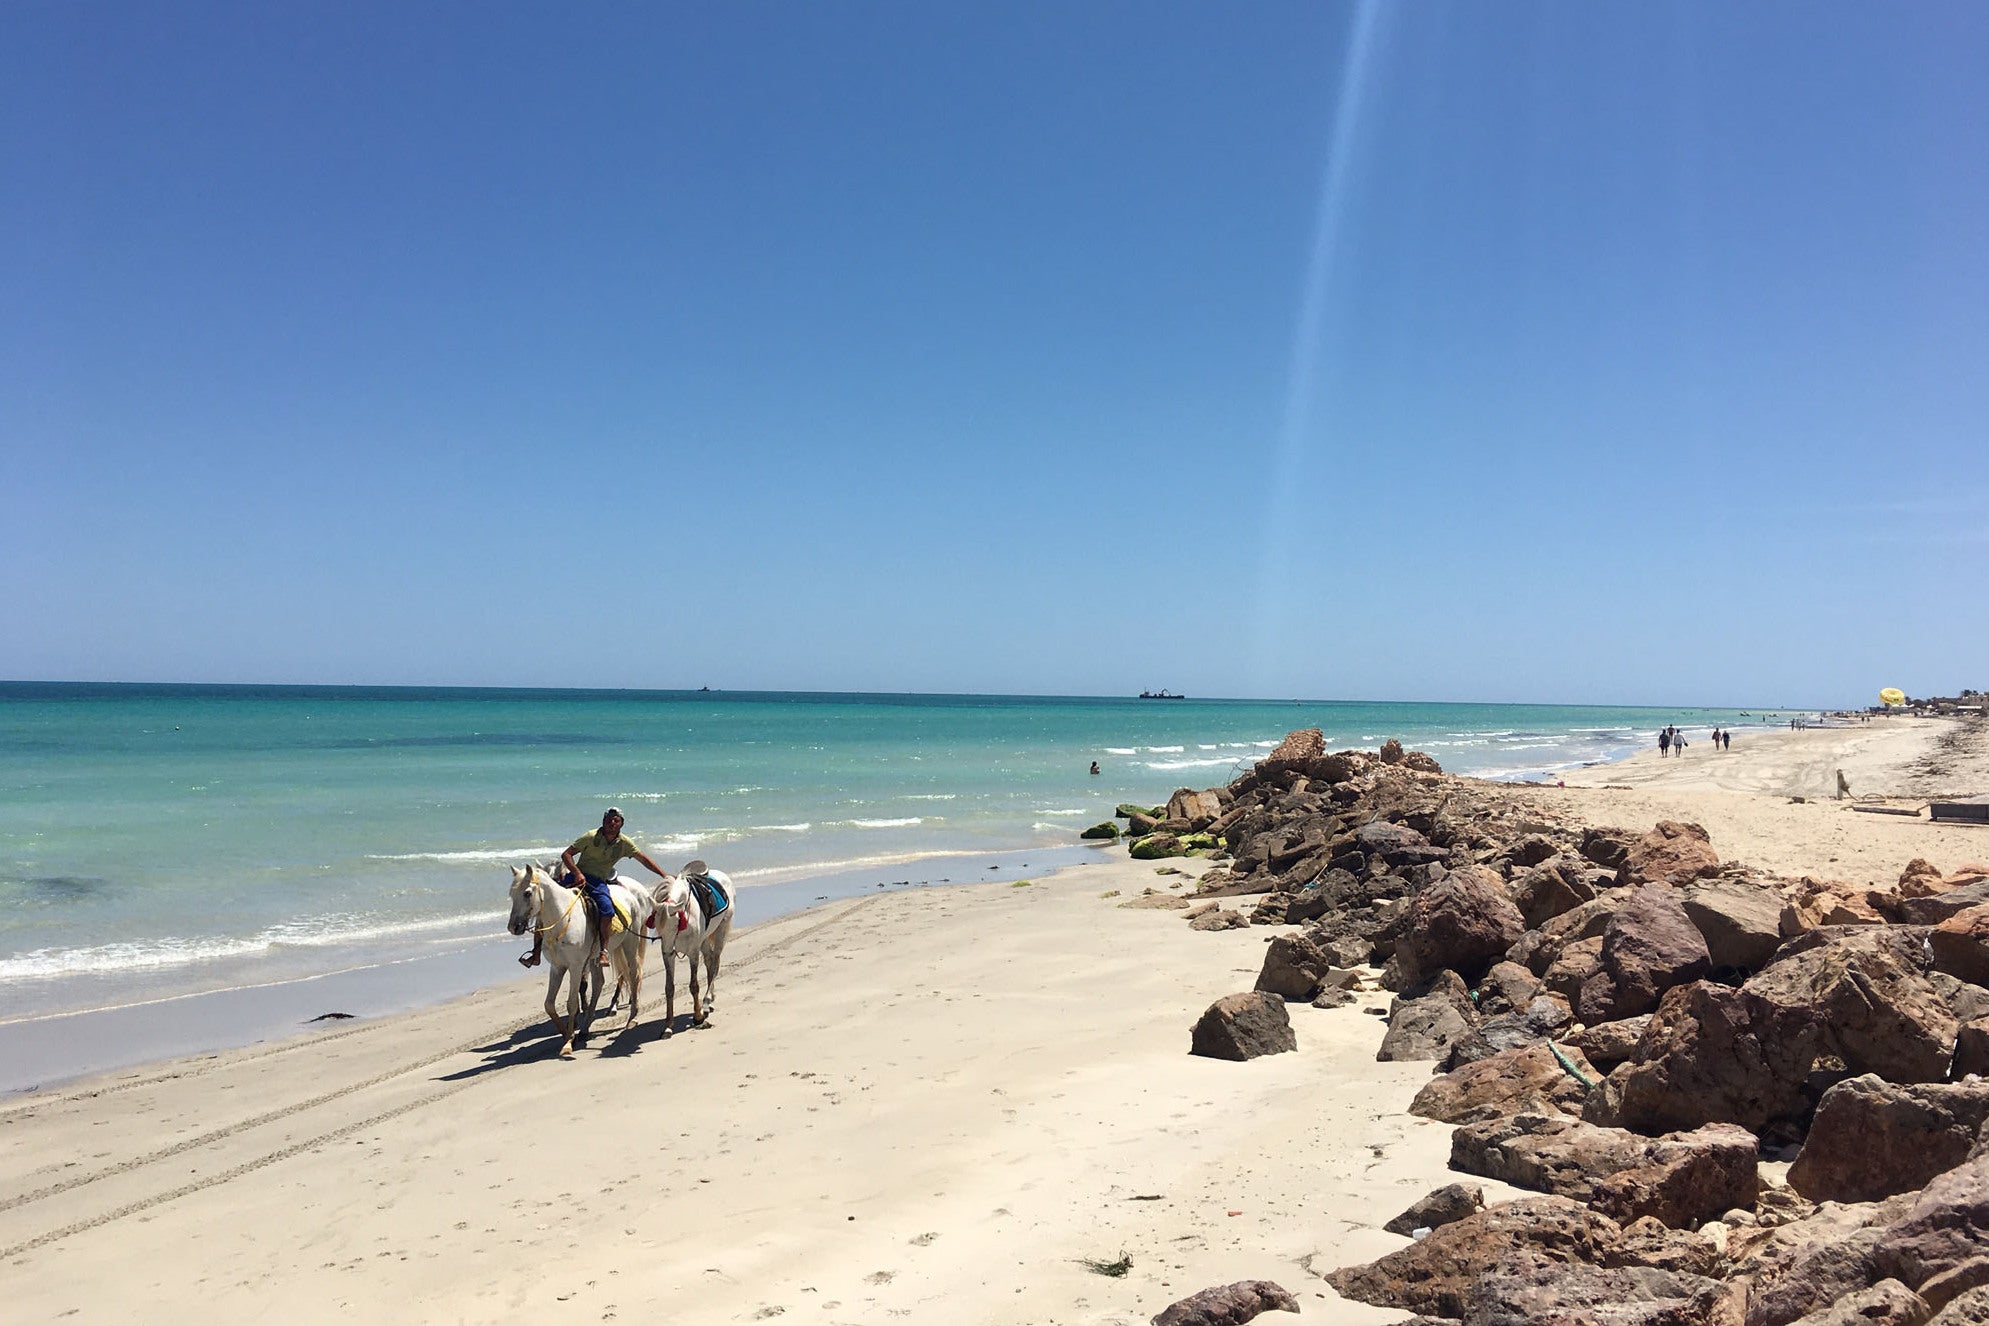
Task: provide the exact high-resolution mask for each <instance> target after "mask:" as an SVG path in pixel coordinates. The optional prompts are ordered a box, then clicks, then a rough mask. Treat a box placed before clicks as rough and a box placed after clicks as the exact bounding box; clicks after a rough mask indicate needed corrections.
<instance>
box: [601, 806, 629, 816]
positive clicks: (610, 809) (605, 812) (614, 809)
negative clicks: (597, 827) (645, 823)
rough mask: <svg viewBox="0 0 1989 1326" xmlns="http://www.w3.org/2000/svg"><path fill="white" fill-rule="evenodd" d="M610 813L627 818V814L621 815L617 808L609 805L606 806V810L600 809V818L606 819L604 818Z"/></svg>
mask: <svg viewBox="0 0 1989 1326" xmlns="http://www.w3.org/2000/svg"><path fill="white" fill-rule="evenodd" d="M610 815H621V817H622V818H623V819H627V818H628V816H626V815H622V813H621V811H619V810H617V809H616V808H615V807H613V806H609V807H608V808H607V809H606V810H604V811H602V812H601V818H602V819H606V818H608V816H610Z"/></svg>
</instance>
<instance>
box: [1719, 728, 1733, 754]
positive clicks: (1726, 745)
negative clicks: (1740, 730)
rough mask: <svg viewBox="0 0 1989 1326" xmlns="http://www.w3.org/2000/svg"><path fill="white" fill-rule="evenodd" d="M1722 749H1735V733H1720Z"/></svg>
mask: <svg viewBox="0 0 1989 1326" xmlns="http://www.w3.org/2000/svg"><path fill="white" fill-rule="evenodd" d="M1720 749H1721V750H1732V749H1733V733H1731V732H1722V733H1720Z"/></svg>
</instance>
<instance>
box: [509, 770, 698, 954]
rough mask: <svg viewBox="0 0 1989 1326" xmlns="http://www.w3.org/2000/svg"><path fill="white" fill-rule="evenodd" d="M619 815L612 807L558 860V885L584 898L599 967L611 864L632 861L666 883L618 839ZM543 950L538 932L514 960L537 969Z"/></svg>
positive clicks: (610, 920) (609, 921)
mask: <svg viewBox="0 0 1989 1326" xmlns="http://www.w3.org/2000/svg"><path fill="white" fill-rule="evenodd" d="M622 822H623V821H622V813H621V812H620V811H619V810H616V809H615V808H614V807H613V806H609V807H608V809H607V810H606V811H605V812H604V813H603V814H602V815H601V827H600V828H598V829H589V830H588V831H587V832H586V833H583V834H581V835H580V836H579V837H578V838H575V839H574V840H573V845H572V846H571V847H569V848H567V849H566V850H565V851H564V852H562V853H560V858H559V859H560V860H561V861H562V862H564V863H565V865H566V871H567V874H566V878H565V879H564V880H562V881H561V882H562V883H563V884H565V885H566V886H567V887H568V888H573V887H578V888H579V889H580V891H581V893H582V894H584V895H585V896H586V898H587V910H588V911H589V912H591V913H592V914H593V916H594V935H595V944H596V946H597V949H598V951H599V953H600V961H601V965H602V966H603V967H605V966H607V965H608V947H607V945H608V932H609V931H610V930H611V929H612V928H613V926H614V923H615V903H614V899H613V898H612V897H611V896H610V895H609V893H608V885H609V883H610V882H611V881H613V879H614V877H615V863H616V862H617V861H626V860H628V859H629V858H631V857H633V858H634V859H635V860H637V861H640V862H641V863H642V864H643V865H645V866H647V867H648V868H649V873H650V874H652V875H655V876H656V877H657V878H658V879H668V878H669V876H668V875H667V874H665V873H664V870H663V868H662V867H661V866H659V865H657V864H656V863H655V862H654V861H651V860H650V859H649V858H648V857H647V856H644V855H643V853H642V849H641V848H639V847H637V846H636V845H635V844H634V843H632V842H630V841H629V840H628V839H627V838H624V837H623V836H622ZM543 946H544V936H543V935H541V934H539V933H538V932H536V931H535V932H534V933H533V935H532V951H531V953H530V954H529V955H527V956H525V957H522V958H520V959H518V961H519V963H520V964H522V965H523V966H527V967H536V966H538V965H539V950H540V949H541V948H542V947H543Z"/></svg>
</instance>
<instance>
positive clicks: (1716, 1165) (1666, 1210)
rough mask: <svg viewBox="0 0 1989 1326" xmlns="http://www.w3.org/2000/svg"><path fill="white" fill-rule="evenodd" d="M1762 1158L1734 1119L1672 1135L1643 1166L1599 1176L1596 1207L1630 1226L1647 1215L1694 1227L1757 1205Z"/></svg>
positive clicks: (1650, 1153)
mask: <svg viewBox="0 0 1989 1326" xmlns="http://www.w3.org/2000/svg"><path fill="white" fill-rule="evenodd" d="M1760 1160H1761V1157H1760V1147H1759V1144H1758V1143H1757V1142H1756V1140H1755V1137H1754V1134H1753V1133H1750V1132H1748V1131H1747V1130H1746V1129H1745V1128H1739V1127H1736V1126H1735V1125H1733V1124H1730V1123H1709V1124H1706V1125H1705V1126H1704V1127H1701V1128H1697V1129H1694V1130H1693V1131H1692V1132H1689V1133H1672V1134H1669V1135H1668V1136H1665V1137H1661V1138H1659V1139H1657V1140H1656V1141H1655V1142H1652V1143H1651V1144H1650V1149H1649V1151H1648V1153H1647V1155H1646V1158H1645V1161H1644V1163H1643V1164H1641V1165H1635V1166H1632V1167H1630V1168H1628V1169H1623V1170H1619V1171H1617V1172H1616V1173H1614V1174H1611V1175H1608V1176H1606V1177H1604V1178H1602V1179H1601V1180H1599V1181H1598V1182H1597V1183H1596V1185H1595V1197H1594V1199H1593V1201H1594V1205H1595V1209H1596V1210H1598V1211H1601V1212H1602V1213H1603V1214H1604V1215H1607V1216H1609V1217H1611V1218H1612V1219H1615V1220H1618V1221H1621V1222H1623V1223H1626V1224H1627V1223H1629V1222H1630V1221H1633V1220H1636V1219H1639V1218H1640V1217H1645V1216H1648V1217H1651V1218H1653V1219H1656V1220H1659V1221H1662V1222H1663V1223H1664V1224H1666V1225H1669V1226H1672V1227H1673V1228H1678V1229H1683V1228H1689V1227H1694V1226H1697V1225H1698V1224H1699V1223H1700V1222H1701V1221H1705V1220H1711V1219H1713V1218H1714V1217H1716V1216H1718V1215H1719V1214H1720V1213H1721V1212H1722V1211H1726V1210H1729V1209H1731V1208H1733V1207H1748V1206H1752V1205H1753V1204H1754V1200H1755V1197H1756V1196H1757V1195H1758V1193H1759V1192H1760V1188H1761V1170H1760Z"/></svg>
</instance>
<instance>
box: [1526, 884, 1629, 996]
mask: <svg viewBox="0 0 1989 1326" xmlns="http://www.w3.org/2000/svg"><path fill="white" fill-rule="evenodd" d="M1622 893H1623V891H1622V890H1621V889H1611V890H1610V891H1609V892H1608V893H1606V894H1601V895H1599V896H1597V897H1595V898H1593V899H1591V900H1590V901H1588V902H1585V903H1582V904H1581V905H1580V906H1578V907H1575V908H1573V909H1571V910H1569V911H1566V912H1563V913H1561V914H1560V915H1559V916H1556V917H1554V918H1553V919H1552V920H1549V921H1545V922H1543V923H1542V924H1541V925H1540V926H1539V927H1538V928H1537V929H1534V930H1529V931H1527V932H1526V933H1525V934H1524V935H1521V936H1520V938H1519V942H1518V943H1516V944H1514V945H1513V946H1512V948H1511V949H1509V950H1508V951H1507V953H1506V957H1507V959H1508V960H1510V961H1512V962H1517V963H1519V964H1520V965H1521V966H1523V967H1525V968H1526V969H1527V970H1528V971H1530V972H1532V973H1533V974H1534V975H1535V976H1542V977H1544V976H1545V975H1546V974H1547V969H1548V968H1549V967H1552V966H1553V965H1554V961H1555V959H1557V958H1559V957H1560V956H1561V953H1562V950H1564V949H1565V948H1566V947H1567V946H1568V945H1570V944H1579V943H1581V942H1582V941H1583V940H1585V939H1601V938H1602V936H1603V932H1604V931H1606V930H1608V929H1609V918H1610V917H1611V916H1613V915H1615V913H1616V904H1617V902H1618V901H1619V899H1620V898H1621V896H1622ZM1598 949H1599V946H1598ZM1577 989H1579V987H1577Z"/></svg>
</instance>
